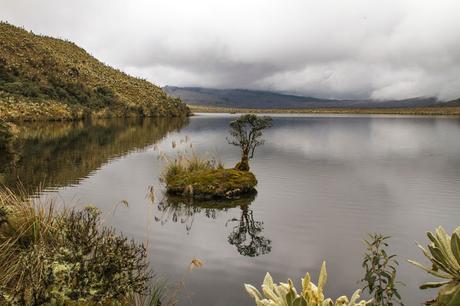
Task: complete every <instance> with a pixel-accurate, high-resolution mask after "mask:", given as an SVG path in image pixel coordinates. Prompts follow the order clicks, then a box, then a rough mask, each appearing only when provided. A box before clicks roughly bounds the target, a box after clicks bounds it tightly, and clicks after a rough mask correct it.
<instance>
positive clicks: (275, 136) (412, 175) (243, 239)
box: [0, 114, 460, 305]
mask: <svg viewBox="0 0 460 306" xmlns="http://www.w3.org/2000/svg"><path fill="white" fill-rule="evenodd" d="M233 118H234V116H232V115H219V114H214V115H198V116H195V117H192V118H191V119H190V122H189V123H187V122H185V123H177V124H172V125H171V126H169V125H168V122H165V123H162V124H160V123H158V122H156V121H152V122H147V123H146V122H144V121H140V122H130V123H129V124H126V125H125V124H120V123H117V124H110V121H108V122H107V123H106V124H104V125H99V126H98V128H97V130H99V131H100V133H99V134H98V135H99V136H98V137H92V138H85V137H79V138H78V142H77V143H78V145H74V146H67V147H66V148H67V149H66V150H63V146H65V143H64V142H62V141H58V140H59V137H61V136H59V135H57V132H55V133H51V135H52V136H53V137H54V138H53V139H54V142H53V141H51V140H50V139H49V138H48V139H46V137H44V136H43V137H42V138H38V140H37V138H35V140H34V141H35V143H34V146H35V147H37V146H39V147H41V148H44V149H43V150H45V149H46V150H47V152H53V145H55V146H58V147H56V148H59V151H55V152H57V153H56V154H64V155H61V159H60V160H61V163H60V164H56V160H57V159H56V156H57V155H53V154H48V155H46V154H42V155H40V154H38V155H33V154H32V153H30V152H29V151H27V152H26V150H27V148H30V147H31V146H30V145H29V146H28V145H24V146H23V147H22V148H23V149H22V150H23V151H22V155H20V156H21V158H22V159H19V161H17V160H16V162H15V163H12V162H11V160H8V161H3V160H2V161H1V163H2V164H1V165H0V169H4V170H3V172H2V175H3V177H4V181H6V182H10V184H13V183H14V182H15V181H16V179H15V178H14V177H12V176H13V175H15V176H16V177H19V179H21V180H22V181H23V182H26V183H29V184H30V187H31V188H32V187H36V182H35V181H31V182H29V181H28V180H27V177H26V176H27V175H29V174H30V173H32V172H33V171H32V170H31V168H30V163H27V160H31V159H32V156H35V159H34V161H33V165H34V167H35V168H34V169H55V170H53V171H51V172H50V171H47V172H46V173H51V174H48V175H52V176H54V177H48V182H49V184H46V185H45V191H44V192H42V193H41V194H40V196H41V197H43V198H48V197H53V198H56V199H57V200H58V201H61V202H64V203H66V204H68V205H77V206H83V205H86V204H94V205H96V206H98V207H100V208H101V209H102V210H103V212H104V219H105V222H106V223H108V224H110V225H112V226H114V227H115V228H116V229H117V230H119V231H121V232H123V233H124V234H126V235H128V236H129V237H132V238H135V239H138V240H140V241H144V242H146V243H148V248H149V253H150V257H151V263H152V267H153V269H154V270H155V272H156V273H157V274H159V275H162V276H164V277H165V278H166V279H167V280H169V281H171V282H177V281H181V280H183V281H184V282H185V287H184V288H182V289H181V290H180V305H211V304H212V305H253V301H252V300H251V299H250V298H249V297H248V296H247V294H246V292H245V291H244V288H243V283H252V284H254V285H259V284H260V283H261V282H262V280H263V277H264V274H265V272H267V271H269V272H270V273H271V274H272V276H273V277H274V279H275V280H276V281H278V282H279V281H286V279H287V278H288V277H291V278H293V280H294V281H295V282H296V283H297V284H298V282H299V280H300V277H303V275H304V274H305V272H307V271H308V272H310V273H312V274H313V278H314V279H316V278H317V275H318V272H319V268H320V266H321V262H322V261H323V260H326V261H327V265H328V274H329V277H328V283H327V286H326V294H327V295H328V296H332V297H338V296H339V295H342V294H347V295H350V294H351V293H352V292H353V291H354V290H355V289H357V288H358V287H359V286H360V285H359V284H356V281H357V280H359V279H360V278H362V273H363V271H362V269H361V259H362V256H363V252H364V250H365V246H364V243H363V242H362V239H364V238H366V234H367V233H368V232H382V233H385V234H388V235H391V236H393V238H392V239H391V240H390V251H391V252H392V253H396V254H398V258H399V261H400V263H401V265H400V269H399V278H400V280H401V281H403V282H405V283H406V284H407V286H406V287H401V294H402V297H403V301H404V302H405V304H406V305H419V304H421V303H422V302H424V301H425V300H427V299H429V298H431V297H434V295H435V291H420V290H418V286H419V285H420V284H421V283H423V282H425V281H429V280H433V279H432V278H431V277H429V276H428V275H427V274H426V273H424V272H423V271H420V270H419V269H417V268H415V267H413V266H411V265H410V264H409V263H407V262H406V259H416V260H419V261H424V258H423V255H422V254H421V252H419V250H418V248H417V247H416V246H415V241H416V240H417V241H419V242H423V243H425V241H426V238H425V232H426V231H428V230H432V229H434V227H436V226H438V225H442V226H443V227H444V228H445V229H446V230H447V231H448V232H451V231H452V230H453V229H454V227H456V226H458V220H459V219H460V205H459V204H460V201H459V199H460V142H459V139H460V138H459V137H460V120H459V119H458V118H455V119H454V118H434V117H391V116H335V115H332V116H311V115H279V116H275V117H274V121H273V127H272V128H271V129H269V130H267V131H266V133H265V139H266V144H265V145H264V146H263V147H260V148H259V149H258V151H256V154H255V158H254V159H253V160H251V166H252V170H253V172H254V173H255V174H256V176H257V179H258V181H259V184H258V187H257V189H258V194H257V195H256V196H253V197H248V198H242V199H239V200H237V201H227V202H224V203H222V202H199V201H193V202H192V203H190V202H187V201H184V200H181V199H177V198H168V197H166V196H164V195H163V194H162V191H163V186H162V185H161V183H160V182H159V180H158V177H159V175H160V173H161V170H162V167H163V162H162V161H161V160H159V159H158V155H159V152H163V153H165V154H170V155H172V154H174V151H175V150H174V149H173V148H172V146H171V142H172V141H173V140H175V141H176V142H177V143H178V144H179V146H185V145H186V144H180V140H181V139H185V137H186V136H188V137H189V138H190V139H191V142H192V143H193V148H194V150H195V152H196V153H198V154H208V155H210V156H217V157H218V158H220V159H221V160H222V161H223V162H224V163H225V164H226V166H228V167H230V166H233V165H234V164H235V163H236V162H237V161H238V159H239V152H238V149H237V148H236V147H232V146H230V145H228V144H227V142H226V139H225V138H226V136H227V135H228V123H229V122H230V120H232V119H233ZM181 127H182V129H181ZM85 128H86V129H94V126H93V127H91V126H88V125H85V126H82V127H80V129H83V130H84V129H85ZM71 130H72V129H71ZM73 130H75V128H73ZM110 130H112V132H113V133H110ZM59 131H61V132H62V134H63V135H68V134H66V133H67V132H64V131H62V129H61V130H59ZM101 131H104V133H102V132H101ZM45 134H46V133H42V135H45ZM82 135H84V134H82ZM107 135H111V136H110V137H109V136H107ZM65 139H69V138H68V137H67V138H65ZM72 139H74V138H72ZM128 140H129V141H128ZM121 145H123V148H122V149H120V150H117V148H119V147H120V146H121ZM56 148H54V149H56ZM83 151H84V152H85V154H82V152H83ZM59 152H60V153H59ZM16 153H17V154H21V152H16ZM102 154H105V155H104V158H103V160H98V159H97V160H96V159H94V156H101V155H102ZM66 156H68V158H67V157H66ZM75 156H77V157H78V158H73V157H75ZM40 157H43V158H40ZM21 160H22V162H21ZM90 160H91V161H93V162H92V163H91V164H90V165H88V163H85V161H90ZM83 166H86V168H85V169H83V168H82V167H83ZM50 167H52V168H50ZM5 169H6V170H5ZM83 170H84V171H83ZM37 171H38V170H36V171H35V173H41V172H37ZM43 173H45V172H43ZM68 173H81V177H79V178H75V177H73V176H72V177H69V175H66V174H68ZM43 175H44V174H43ZM21 176H22V177H21ZM150 186H153V190H154V192H155V199H154V202H153V203H152V201H151V200H152V199H151V198H149V197H148V191H149V189H150ZM122 200H126V201H127V202H128V203H129V205H128V207H125V206H124V205H120V204H119V203H120V202H121V201H122ZM117 203H118V204H117ZM192 258H199V259H201V260H203V262H204V266H203V267H202V268H200V269H195V270H193V271H192V272H191V273H189V272H187V267H188V264H189V262H190V260H191V259H192Z"/></svg>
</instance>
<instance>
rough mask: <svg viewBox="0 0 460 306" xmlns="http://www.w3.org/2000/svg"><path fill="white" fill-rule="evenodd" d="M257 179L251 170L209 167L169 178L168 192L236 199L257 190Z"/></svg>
mask: <svg viewBox="0 0 460 306" xmlns="http://www.w3.org/2000/svg"><path fill="white" fill-rule="evenodd" d="M256 185H257V180H256V177H255V176H254V174H252V173H251V172H249V171H239V170H236V169H209V170H200V171H193V172H191V173H179V174H177V175H175V176H173V177H171V178H170V179H169V180H168V184H167V186H166V190H167V192H168V194H172V195H182V196H187V197H191V198H195V199H215V198H222V199H235V198H238V197H240V196H241V195H243V194H250V193H254V192H256V189H255V186H256Z"/></svg>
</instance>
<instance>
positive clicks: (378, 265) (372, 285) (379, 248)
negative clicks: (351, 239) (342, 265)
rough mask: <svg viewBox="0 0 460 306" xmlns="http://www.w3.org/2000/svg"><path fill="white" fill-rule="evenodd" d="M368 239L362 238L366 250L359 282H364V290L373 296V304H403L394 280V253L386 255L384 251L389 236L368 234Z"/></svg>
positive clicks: (378, 305) (396, 264) (386, 305)
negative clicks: (363, 271) (362, 275)
mask: <svg viewBox="0 0 460 306" xmlns="http://www.w3.org/2000/svg"><path fill="white" fill-rule="evenodd" d="M369 238H370V239H369V240H364V242H365V243H366V246H367V252H366V253H365V255H364V259H363V264H362V265H363V268H364V270H365V274H364V277H363V279H362V280H361V282H364V283H366V286H365V287H364V290H366V289H367V290H368V291H369V294H370V295H371V296H372V297H373V305H375V306H391V305H395V304H399V305H404V304H403V303H402V300H401V296H400V295H399V292H398V289H397V288H396V285H397V284H401V282H398V281H396V267H397V266H398V265H399V263H398V261H397V260H396V259H395V257H396V255H388V254H387V252H386V251H385V249H386V247H388V243H387V242H386V241H387V240H388V239H389V238H390V236H383V235H381V234H369Z"/></svg>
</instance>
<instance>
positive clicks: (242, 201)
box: [155, 194, 272, 257]
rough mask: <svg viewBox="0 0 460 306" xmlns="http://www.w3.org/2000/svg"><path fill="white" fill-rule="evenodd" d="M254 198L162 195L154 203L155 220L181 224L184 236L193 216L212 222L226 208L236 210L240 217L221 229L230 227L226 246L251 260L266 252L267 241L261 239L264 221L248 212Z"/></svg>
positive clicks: (269, 242) (269, 243) (268, 243)
mask: <svg viewBox="0 0 460 306" xmlns="http://www.w3.org/2000/svg"><path fill="white" fill-rule="evenodd" d="M255 198H256V195H255V194H253V195H248V196H245V197H241V198H239V199H231V200H206V201H200V200H194V199H189V198H185V197H177V196H169V195H165V196H164V198H163V199H162V200H161V201H160V202H159V203H158V206H157V208H158V211H159V215H158V216H155V221H157V222H159V223H161V225H164V224H166V223H167V222H169V221H171V222H174V223H182V224H185V230H186V232H187V234H189V233H190V231H191V229H192V226H193V222H194V220H195V215H198V214H202V215H204V216H205V217H207V218H210V219H216V218H217V217H218V215H219V214H225V213H226V212H228V211H229V210H230V209H239V210H240V217H239V218H231V219H229V220H228V221H227V222H226V224H225V226H228V227H232V231H231V233H230V234H229V235H228V237H227V241H228V243H229V244H231V245H234V246H235V247H236V249H237V251H238V253H240V254H241V255H243V256H249V257H255V256H259V255H264V254H268V253H270V251H271V249H272V247H271V240H270V239H268V238H266V237H264V236H263V229H264V222H263V221H257V220H256V219H254V212H253V210H252V209H250V205H251V203H252V202H253V201H254V200H255Z"/></svg>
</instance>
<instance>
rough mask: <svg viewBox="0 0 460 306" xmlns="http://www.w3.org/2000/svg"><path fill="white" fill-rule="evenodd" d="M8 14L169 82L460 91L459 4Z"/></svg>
mask: <svg viewBox="0 0 460 306" xmlns="http://www.w3.org/2000/svg"><path fill="white" fill-rule="evenodd" d="M0 19H2V20H4V21H8V22H10V23H12V24H15V25H20V26H24V27H25V28H26V29H29V30H32V31H34V32H35V33H43V34H48V35H52V36H57V37H62V38H67V39H69V40H72V41H74V42H76V43H77V44H78V45H80V46H82V47H84V48H85V49H86V50H87V51H88V52H90V53H91V54H93V55H94V56H96V57H97V58H98V59H100V60H101V61H103V62H105V63H108V64H110V65H112V66H115V67H117V68H120V69H122V70H124V71H127V72H128V73H131V74H134V75H136V76H141V77H144V78H147V79H148V80H150V81H152V82H153V83H155V84H158V85H161V86H163V85H178V86H205V87H216V88H250V89H268V90H277V91H285V92H292V93H299V94H305V95H312V96H319V97H328V98H376V99H388V98H408V97H415V96H436V97H438V98H439V99H442V100H446V99H452V98H458V97H460V1H458V0H433V1H424V0H394V1H393V0H375V1H374V0H315V1H308V0H279V1H274V0H227V1H219V0H183V1H178V0H163V1H153V0H150V1H148V0H145V1H142V0H139V1H137V0H129V1H128V0H125V1H121V0H105V1H102V0H100V1H98V0H78V1H75V0H73V1H70V0H69V1H68V0H28V1H27V0H0Z"/></svg>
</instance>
